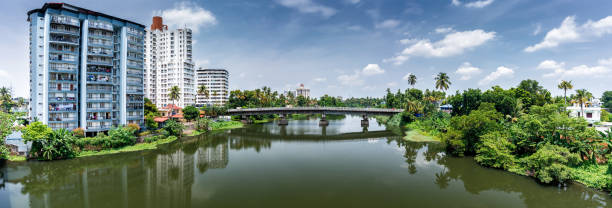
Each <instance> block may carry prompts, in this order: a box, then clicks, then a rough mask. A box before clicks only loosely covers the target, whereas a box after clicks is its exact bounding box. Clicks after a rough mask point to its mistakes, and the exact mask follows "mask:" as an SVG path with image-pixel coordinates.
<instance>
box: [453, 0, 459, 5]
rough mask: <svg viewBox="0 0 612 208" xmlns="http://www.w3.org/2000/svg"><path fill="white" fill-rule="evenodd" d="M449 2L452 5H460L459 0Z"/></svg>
mask: <svg viewBox="0 0 612 208" xmlns="http://www.w3.org/2000/svg"><path fill="white" fill-rule="evenodd" d="M451 4H452V5H454V6H461V2H460V1H459V0H451Z"/></svg>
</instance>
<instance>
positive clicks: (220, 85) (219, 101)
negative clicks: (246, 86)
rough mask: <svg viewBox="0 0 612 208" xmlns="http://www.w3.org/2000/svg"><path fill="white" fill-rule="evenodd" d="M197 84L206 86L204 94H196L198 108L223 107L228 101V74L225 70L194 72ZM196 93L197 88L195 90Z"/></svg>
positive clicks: (200, 69) (200, 70)
mask: <svg viewBox="0 0 612 208" xmlns="http://www.w3.org/2000/svg"><path fill="white" fill-rule="evenodd" d="M196 74H197V75H196V77H197V82H196V83H197V84H198V87H199V86H202V85H203V86H206V89H207V90H208V97H207V96H206V94H197V95H196V97H197V101H196V104H197V105H198V106H205V105H207V106H209V105H217V106H220V105H225V104H226V103H227V102H228V100H229V72H228V71H227V70H225V69H203V68H199V69H198V70H197V71H196ZM196 93H197V88H196Z"/></svg>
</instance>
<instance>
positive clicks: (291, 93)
mask: <svg viewBox="0 0 612 208" xmlns="http://www.w3.org/2000/svg"><path fill="white" fill-rule="evenodd" d="M283 95H285V97H292V96H293V97H297V92H296V91H295V90H285V91H284V92H283Z"/></svg>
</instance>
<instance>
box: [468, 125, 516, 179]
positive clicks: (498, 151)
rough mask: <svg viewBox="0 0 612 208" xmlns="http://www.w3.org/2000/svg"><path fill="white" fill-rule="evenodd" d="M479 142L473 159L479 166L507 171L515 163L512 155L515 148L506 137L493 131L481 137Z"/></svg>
mask: <svg viewBox="0 0 612 208" xmlns="http://www.w3.org/2000/svg"><path fill="white" fill-rule="evenodd" d="M480 141H481V143H480V144H478V148H477V150H476V157H475V158H474V159H475V160H476V161H477V162H478V163H480V164H481V165H483V166H489V167H494V168H502V169H505V170H508V169H509V168H510V167H512V166H513V165H514V163H515V162H516V159H515V157H514V155H512V152H513V151H514V149H515V148H516V147H515V146H514V144H512V143H511V142H510V141H508V135H506V134H504V133H502V132H499V131H495V132H491V133H488V134H485V135H482V136H481V137H480Z"/></svg>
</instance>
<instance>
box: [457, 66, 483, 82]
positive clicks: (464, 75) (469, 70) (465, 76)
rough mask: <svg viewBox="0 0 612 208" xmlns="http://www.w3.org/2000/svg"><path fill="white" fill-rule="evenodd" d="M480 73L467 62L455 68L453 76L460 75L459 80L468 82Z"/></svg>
mask: <svg viewBox="0 0 612 208" xmlns="http://www.w3.org/2000/svg"><path fill="white" fill-rule="evenodd" d="M480 72H481V70H480V69H479V68H477V67H474V66H472V65H471V64H470V63H469V62H465V63H463V64H462V65H461V66H459V68H457V71H455V74H458V75H461V77H460V78H459V79H460V80H469V79H471V78H472V76H474V75H477V74H480Z"/></svg>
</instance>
